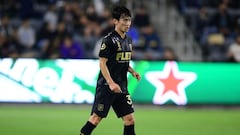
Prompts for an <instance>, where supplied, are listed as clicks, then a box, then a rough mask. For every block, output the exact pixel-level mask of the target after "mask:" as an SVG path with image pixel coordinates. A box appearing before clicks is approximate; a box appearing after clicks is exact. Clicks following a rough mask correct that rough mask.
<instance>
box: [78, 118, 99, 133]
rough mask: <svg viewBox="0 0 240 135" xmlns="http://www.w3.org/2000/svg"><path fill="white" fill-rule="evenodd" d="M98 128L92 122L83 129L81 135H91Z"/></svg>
mask: <svg viewBox="0 0 240 135" xmlns="http://www.w3.org/2000/svg"><path fill="white" fill-rule="evenodd" d="M95 127H96V125H93V124H92V123H91V122H89V121H88V122H87V123H86V124H85V125H84V126H83V127H82V129H81V133H80V135H91V133H92V131H93V129H94V128H95Z"/></svg>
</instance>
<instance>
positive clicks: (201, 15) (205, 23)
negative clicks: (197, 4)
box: [193, 6, 211, 41]
mask: <svg viewBox="0 0 240 135" xmlns="http://www.w3.org/2000/svg"><path fill="white" fill-rule="evenodd" d="M194 20H195V21H194V24H195V26H194V28H193V32H194V35H195V37H196V39H197V41H200V39H201V38H202V36H203V35H204V30H205V29H207V28H208V27H209V26H210V20H211V18H210V16H209V14H208V11H207V7H205V6H202V7H201V8H200V9H199V12H198V15H197V16H196V18H194ZM194 24H193V25H194Z"/></svg>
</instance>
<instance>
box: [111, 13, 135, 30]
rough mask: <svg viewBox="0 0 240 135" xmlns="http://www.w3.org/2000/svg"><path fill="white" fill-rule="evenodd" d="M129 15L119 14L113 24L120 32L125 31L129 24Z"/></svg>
mask: <svg viewBox="0 0 240 135" xmlns="http://www.w3.org/2000/svg"><path fill="white" fill-rule="evenodd" d="M131 22H132V21H131V17H129V16H121V17H120V19H119V20H118V21H116V23H115V25H116V27H117V29H118V30H120V31H122V32H127V31H128V30H129V28H130V26H131Z"/></svg>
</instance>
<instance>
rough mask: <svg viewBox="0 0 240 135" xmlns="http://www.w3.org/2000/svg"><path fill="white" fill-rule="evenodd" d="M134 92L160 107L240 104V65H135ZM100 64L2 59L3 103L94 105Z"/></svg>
mask: <svg viewBox="0 0 240 135" xmlns="http://www.w3.org/2000/svg"><path fill="white" fill-rule="evenodd" d="M131 66H132V67H133V68H134V69H135V70H136V71H138V72H139V73H140V74H141V77H142V79H141V80H140V81H137V80H136V79H135V78H133V77H132V76H131V75H130V74H129V76H128V79H129V93H130V94H131V96H132V99H133V101H134V102H136V103H147V104H156V105H165V104H175V105H188V104H193V105H198V104H209V105H211V104H225V105H226V104H229V105H235V104H240V85H239V82H240V79H239V77H238V76H239V75H240V64H237V63H201V62H199V63H197V62H174V61H166V62H164V61H161V62H158V61H132V62H131ZM98 73H99V64H98V60H64V59H57V60H38V59H16V60H14V59H9V58H7V59H0V102H31V103H43V102H51V103H89V104H91V103H93V100H94V93H95V85H96V81H97V77H98Z"/></svg>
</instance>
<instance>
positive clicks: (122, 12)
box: [112, 6, 131, 20]
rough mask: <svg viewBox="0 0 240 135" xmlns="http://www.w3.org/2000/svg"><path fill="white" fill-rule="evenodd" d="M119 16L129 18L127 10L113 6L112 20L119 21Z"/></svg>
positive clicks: (129, 14)
mask: <svg viewBox="0 0 240 135" xmlns="http://www.w3.org/2000/svg"><path fill="white" fill-rule="evenodd" d="M121 16H127V17H131V13H130V11H129V9H128V8H126V7H124V6H115V7H114V8H113V11H112V18H114V19H117V20H119V19H120V17H121Z"/></svg>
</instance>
